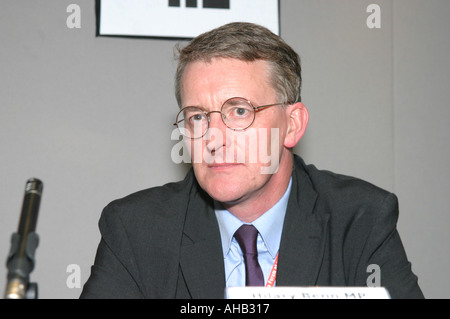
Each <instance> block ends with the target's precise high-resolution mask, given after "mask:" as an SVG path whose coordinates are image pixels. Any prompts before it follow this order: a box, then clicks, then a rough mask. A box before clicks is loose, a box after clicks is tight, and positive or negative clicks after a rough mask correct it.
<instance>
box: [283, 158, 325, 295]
mask: <svg viewBox="0 0 450 319" xmlns="http://www.w3.org/2000/svg"><path fill="white" fill-rule="evenodd" d="M292 178H293V183H292V190H291V195H290V198H289V204H288V208H287V211H286V217H285V220H284V226H283V234H282V237H281V243H280V255H279V262H278V274H277V285H278V286H311V285H315V284H316V281H317V277H318V273H319V270H320V266H321V264H322V260H323V255H324V248H325V243H326V228H327V224H328V219H329V215H328V214H320V213H318V212H315V211H314V208H315V206H316V201H317V199H318V194H317V192H316V191H315V189H314V187H313V184H312V182H311V180H310V178H309V175H308V174H307V172H306V169H305V164H304V162H303V160H302V159H301V158H300V157H298V156H296V155H294V170H293V176H292Z"/></svg>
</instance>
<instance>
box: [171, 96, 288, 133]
mask: <svg viewBox="0 0 450 319" xmlns="http://www.w3.org/2000/svg"><path fill="white" fill-rule="evenodd" d="M284 104H286V103H274V104H267V105H261V106H257V107H255V106H253V104H252V102H250V101H249V100H247V99H245V98H242V97H233V98H230V99H228V100H226V101H225V102H224V103H223V105H222V107H221V109H220V111H211V112H206V111H205V110H203V109H201V108H200V107H197V106H186V107H184V108H182V109H181V110H180V112H178V115H177V118H176V121H175V123H173V125H175V126H177V127H178V129H179V130H180V133H181V134H182V135H183V136H184V137H187V138H190V139H196V138H201V137H203V136H204V135H205V134H206V132H207V131H208V129H209V122H210V121H211V116H210V115H211V113H219V114H220V115H221V118H222V121H223V123H224V124H225V125H226V126H227V127H228V128H230V129H232V130H234V131H243V130H245V129H247V128H249V127H250V126H251V125H252V124H253V122H254V121H255V116H256V112H259V111H262V110H264V109H266V108H269V107H271V106H276V105H284Z"/></svg>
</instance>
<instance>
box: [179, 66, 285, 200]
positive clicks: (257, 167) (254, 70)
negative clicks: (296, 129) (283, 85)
mask: <svg viewBox="0 0 450 319" xmlns="http://www.w3.org/2000/svg"><path fill="white" fill-rule="evenodd" d="M181 93H182V101H183V107H186V106H197V107H199V108H201V109H203V110H204V111H205V112H211V111H220V110H221V106H222V104H223V103H224V102H225V101H226V100H228V99H230V98H233V97H242V98H245V99H247V100H250V101H251V102H252V103H253V105H254V106H255V107H258V106H261V105H267V104H274V103H280V102H283V101H279V100H278V98H277V94H276V92H275V90H274V89H273V88H272V86H271V85H270V84H269V67H268V64H267V62H266V61H255V62H244V61H240V60H235V59H213V60H212V61H211V62H202V61H196V62H191V63H189V64H188V65H187V66H186V68H185V71H184V74H183V78H182V92H181ZM209 116H210V123H209V130H208V132H207V133H206V134H205V135H204V136H203V137H202V138H199V139H193V140H190V139H187V140H186V143H188V146H189V147H190V149H191V157H192V163H193V168H194V172H195V176H196V178H197V180H198V182H199V183H200V186H201V187H202V188H203V189H204V190H205V191H206V192H207V193H208V194H209V195H210V196H211V197H213V198H214V199H216V200H218V201H219V202H222V203H229V204H237V203H240V202H243V201H245V200H248V199H250V198H256V197H258V196H259V197H260V198H261V199H263V197H264V194H265V193H267V192H271V188H273V187H277V186H279V184H278V185H277V183H275V182H274V181H273V179H274V178H275V179H276V178H277V176H278V178H284V179H286V178H289V176H290V173H291V171H290V169H291V167H289V169H287V168H286V167H284V166H282V165H280V166H278V164H279V163H280V161H283V158H285V157H287V156H290V153H289V150H288V149H287V148H285V147H284V146H283V143H284V138H285V135H286V132H287V130H288V125H289V115H288V111H287V110H286V108H284V107H282V106H272V107H270V108H267V109H264V110H262V111H260V112H257V113H256V116H255V120H254V122H253V124H252V126H251V127H250V128H248V129H247V130H245V131H234V130H232V129H230V128H228V127H227V126H226V125H225V124H224V122H223V121H222V119H221V115H220V114H219V113H216V112H214V113H211V114H210V115H209ZM255 138H256V139H255ZM288 153H289V154H288ZM268 158H270V161H269V162H268ZM269 167H270V168H272V169H274V170H273V171H276V172H275V173H273V172H272V173H268V170H269ZM286 170H289V171H288V172H287V171H286ZM286 176H287V177H286Z"/></svg>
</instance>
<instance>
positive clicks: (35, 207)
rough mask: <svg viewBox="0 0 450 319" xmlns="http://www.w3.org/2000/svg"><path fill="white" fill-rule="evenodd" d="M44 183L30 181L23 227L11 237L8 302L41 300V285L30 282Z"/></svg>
mask: <svg viewBox="0 0 450 319" xmlns="http://www.w3.org/2000/svg"><path fill="white" fill-rule="evenodd" d="M42 190H43V183H42V182H41V181H40V180H39V179H37V178H30V179H29V180H28V181H27V183H26V185H25V195H24V199H23V204H22V212H21V214H20V221H19V227H18V230H17V232H16V233H13V234H12V236H11V249H10V251H9V254H8V258H7V261H6V265H7V267H8V277H7V279H8V280H7V285H6V290H5V296H4V297H5V299H37V284H36V283H30V282H29V279H30V278H29V277H30V276H29V275H30V273H31V272H32V270H33V268H34V253H35V251H36V248H37V246H38V243H39V236H38V235H37V234H36V232H35V230H36V223H37V217H38V212H39V204H40V201H41V196H42Z"/></svg>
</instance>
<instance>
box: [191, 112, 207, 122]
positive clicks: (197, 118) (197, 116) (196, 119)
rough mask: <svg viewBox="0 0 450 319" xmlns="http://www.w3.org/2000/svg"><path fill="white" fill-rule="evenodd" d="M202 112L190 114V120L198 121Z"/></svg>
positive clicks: (201, 118) (201, 117)
mask: <svg viewBox="0 0 450 319" xmlns="http://www.w3.org/2000/svg"><path fill="white" fill-rule="evenodd" d="M203 117H204V116H203V114H202V113H198V114H194V115H192V116H191V117H190V118H189V120H190V121H191V122H198V121H202V120H203Z"/></svg>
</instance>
